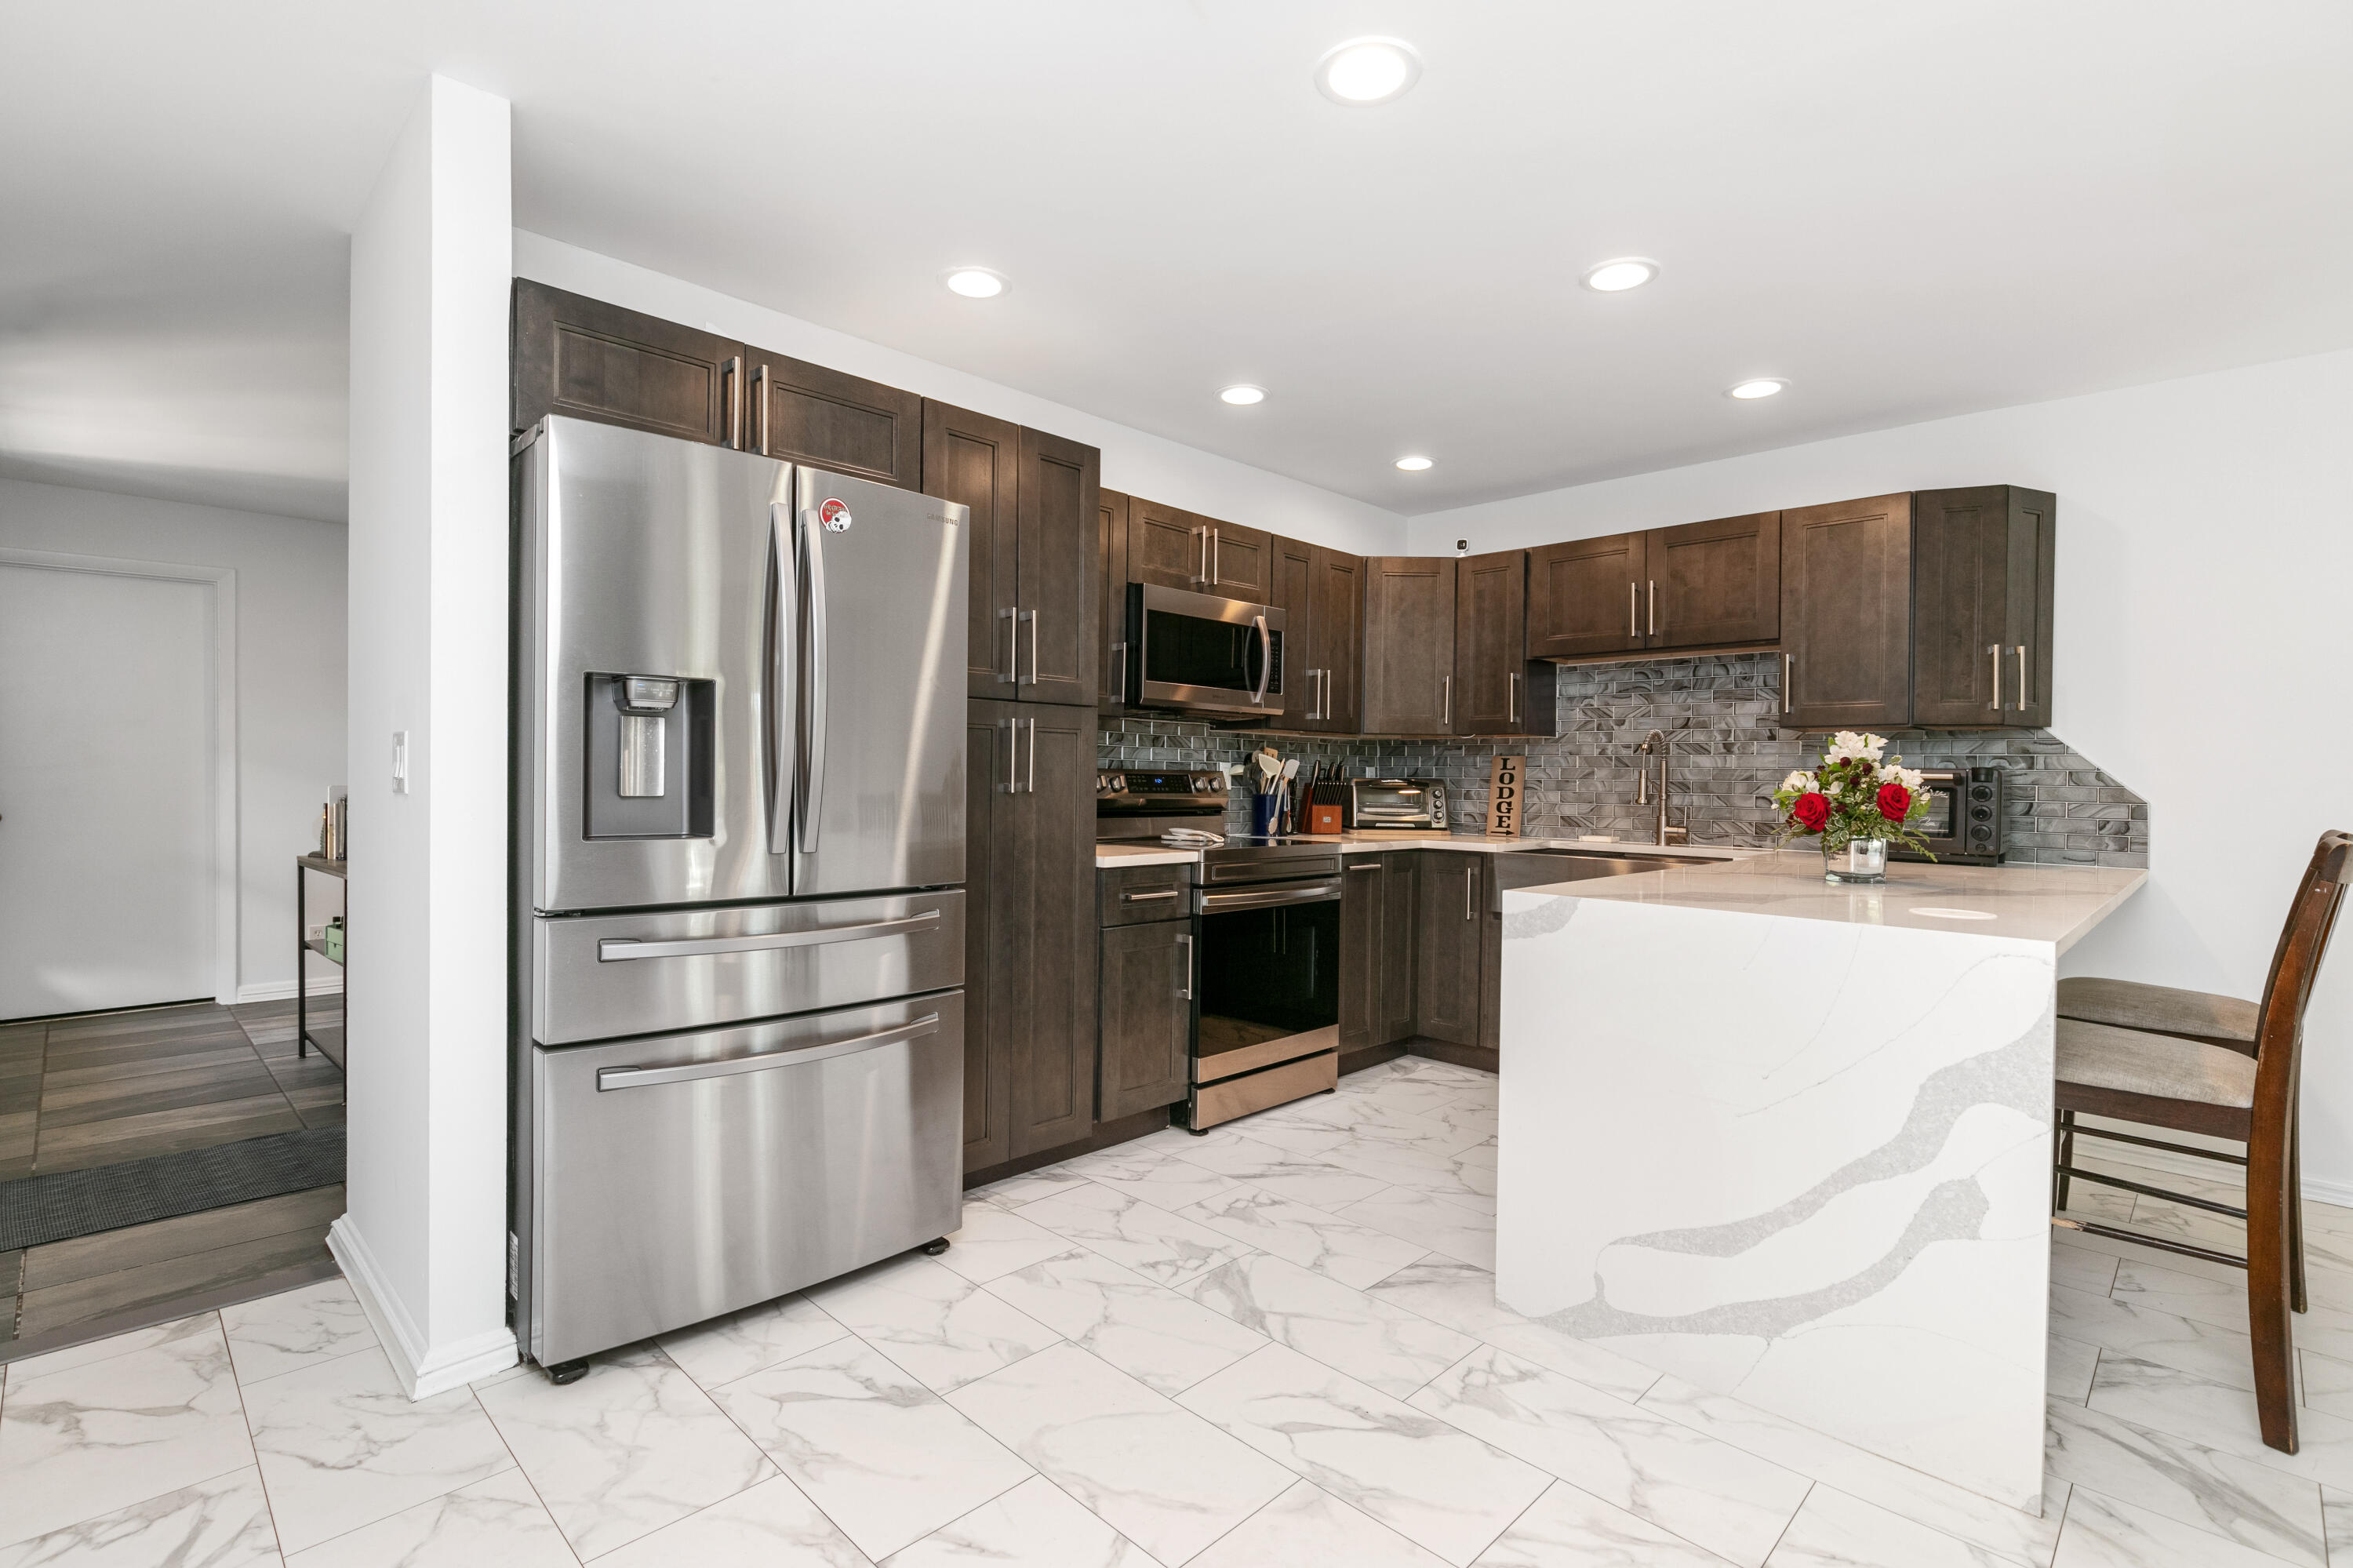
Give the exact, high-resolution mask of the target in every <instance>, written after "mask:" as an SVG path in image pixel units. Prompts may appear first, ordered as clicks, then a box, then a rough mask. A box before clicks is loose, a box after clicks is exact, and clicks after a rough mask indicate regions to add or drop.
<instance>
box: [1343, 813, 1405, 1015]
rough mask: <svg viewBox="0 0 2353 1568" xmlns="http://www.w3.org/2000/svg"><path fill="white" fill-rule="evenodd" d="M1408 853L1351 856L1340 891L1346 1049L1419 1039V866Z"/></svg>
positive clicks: (1397, 851) (1403, 851)
mask: <svg viewBox="0 0 2353 1568" xmlns="http://www.w3.org/2000/svg"><path fill="white" fill-rule="evenodd" d="M1418 859H1419V855H1418V854H1417V853H1415V852H1413V851H1410V850H1392V851H1390V852H1388V853H1383V854H1362V855H1350V856H1349V857H1347V862H1346V865H1345V869H1344V870H1343V871H1342V872H1341V879H1342V880H1341V884H1340V1049H1341V1050H1343V1051H1360V1050H1363V1049H1365V1048H1366V1047H1367V1046H1373V1045H1388V1044H1394V1043H1395V1042H1397V1041H1399V1040H1404V1039H1407V1038H1409V1036H1410V1035H1411V1034H1412V1033H1413V980H1414V974H1413V953H1414V946H1413V937H1414V908H1413V899H1414V863H1415V862H1416V861H1417V860H1418Z"/></svg>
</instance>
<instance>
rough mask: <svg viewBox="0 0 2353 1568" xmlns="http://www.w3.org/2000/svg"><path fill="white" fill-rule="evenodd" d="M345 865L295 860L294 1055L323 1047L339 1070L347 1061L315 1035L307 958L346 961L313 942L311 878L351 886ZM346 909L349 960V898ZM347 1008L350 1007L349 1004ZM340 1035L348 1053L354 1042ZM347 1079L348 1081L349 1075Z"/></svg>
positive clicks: (311, 857) (305, 857) (306, 857)
mask: <svg viewBox="0 0 2353 1568" xmlns="http://www.w3.org/2000/svg"><path fill="white" fill-rule="evenodd" d="M344 864H345V863H344V862H343V861H340V860H329V859H328V858H327V857H326V856H324V855H318V854H298V855H296V856H295V857H294V939H295V952H294V1054H296V1055H297V1056H307V1055H309V1054H311V1046H313V1045H316V1046H318V1047H319V1054H321V1055H322V1056H324V1057H326V1058H327V1060H328V1061H330V1062H332V1063H334V1064H335V1065H336V1066H337V1067H339V1068H340V1067H343V1060H342V1059H341V1058H338V1057H337V1056H336V1054H335V1053H334V1052H332V1051H330V1050H329V1049H328V1048H327V1045H326V1043H325V1042H324V1041H322V1040H320V1039H318V1038H317V1037H316V1036H314V1035H312V1034H311V969H310V964H309V962H308V959H307V958H306V955H308V954H311V953H316V954H318V955H319V956H320V957H321V958H322V959H326V960H327V961H328V962H329V963H331V964H335V965H337V966H341V965H342V964H343V959H338V958H333V957H331V956H330V955H329V954H328V952H327V944H326V943H325V942H323V941H318V942H314V941H312V940H311V898H310V894H311V875H310V874H311V873H312V872H317V873H318V874H320V875H322V876H332V877H333V878H334V879H335V880H336V881H338V882H345V883H346V885H347V886H348V883H347V881H346V878H345V876H344V873H343V867H344ZM343 905H344V908H343V941H344V944H345V946H344V948H343V951H344V954H345V956H346V957H348V956H349V954H350V952H351V948H350V945H349V944H350V942H351V935H352V914H351V900H350V899H349V898H345V899H344V900H343ZM349 972H350V971H349V970H348V969H346V970H345V973H346V974H348V973H349ZM344 989H345V991H346V992H347V993H348V991H349V990H350V987H349V984H348V982H346V985H345V988H344ZM346 1006H347V1007H348V1003H347V1004H346ZM343 1016H344V1017H345V1018H347V1019H348V1018H349V1017H350V1016H351V1014H350V1012H348V1011H346V1012H345V1013H344V1015H343ZM336 1033H338V1034H339V1035H341V1036H342V1039H340V1040H338V1041H337V1042H336V1044H338V1045H341V1046H343V1048H344V1049H345V1051H346V1053H348V1051H349V1044H348V1042H349V1041H350V1038H351V1036H350V1034H349V1033H348V1032H347V1031H345V1030H341V1029H339V1030H337V1031H336ZM345 1077H346V1081H348V1079H349V1074H348V1072H346V1075H345Z"/></svg>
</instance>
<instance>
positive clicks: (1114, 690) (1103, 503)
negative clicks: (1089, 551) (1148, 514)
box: [1095, 488, 1129, 712]
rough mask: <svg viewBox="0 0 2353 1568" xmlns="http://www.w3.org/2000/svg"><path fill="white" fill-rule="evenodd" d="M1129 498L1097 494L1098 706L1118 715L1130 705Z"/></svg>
mask: <svg viewBox="0 0 2353 1568" xmlns="http://www.w3.org/2000/svg"><path fill="white" fill-rule="evenodd" d="M1127 518H1128V498H1127V497H1126V496H1124V495H1122V494H1121V493H1119V492H1118V491H1116V490H1103V489H1101V488H1098V489H1097V490H1096V492H1095V558H1096V562H1097V569H1098V570H1099V572H1100V573H1101V574H1102V582H1103V593H1102V599H1103V621H1102V624H1101V626H1100V627H1099V629H1098V630H1097V632H1096V636H1095V641H1097V642H1098V643H1099V644H1100V645H1101V646H1102V648H1103V662H1102V666H1101V673H1100V674H1099V676H1098V684H1097V686H1096V689H1095V706H1096V707H1098V708H1100V709H1103V710H1106V711H1112V712H1116V711H1118V710H1120V709H1122V708H1124V707H1125V706H1126V705H1127V661H1128V657H1129V650H1128V646H1127V527H1128V523H1127Z"/></svg>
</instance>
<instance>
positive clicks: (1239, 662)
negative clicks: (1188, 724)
mask: <svg viewBox="0 0 2353 1568" xmlns="http://www.w3.org/2000/svg"><path fill="white" fill-rule="evenodd" d="M1282 630H1283V612H1282V608H1281V607H1280V606H1277V605H1271V604H1251V603H1249V602H1248V601H1246V600H1243V599H1220V598H1219V597H1218V596H1217V595H1215V594H1207V593H1187V591H1185V590H1184V589H1182V588H1158V587H1155V586H1153V585H1151V584H1148V583H1130V584H1128V585H1127V636H1126V641H1125V646H1124V650H1123V658H1122V661H1121V672H1122V673H1121V684H1122V685H1123V686H1124V688H1125V693H1124V695H1125V698H1126V701H1127V702H1128V703H1130V704H1131V705H1135V706H1138V707H1153V708H1177V709H1182V710H1184V711H1187V712H1190V713H1200V714H1216V715H1222V716H1227V717H1279V716H1280V715H1282V701H1283V697H1282Z"/></svg>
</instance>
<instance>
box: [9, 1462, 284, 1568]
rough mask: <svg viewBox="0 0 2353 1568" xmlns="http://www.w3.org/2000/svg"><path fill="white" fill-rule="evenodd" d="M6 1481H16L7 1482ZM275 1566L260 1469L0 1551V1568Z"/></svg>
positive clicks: (233, 1474) (170, 1494) (216, 1479)
mask: <svg viewBox="0 0 2353 1568" xmlns="http://www.w3.org/2000/svg"><path fill="white" fill-rule="evenodd" d="M9 1484H12V1485H13V1484H15V1481H14V1478H11V1480H10V1482H9ZM51 1563H59V1564H67V1563H69V1564H72V1568H160V1565H166V1564H172V1565H176V1564H181V1563H186V1564H190V1565H192V1568H194V1565H198V1564H201V1568H277V1565H278V1535H277V1532H276V1531H273V1530H272V1529H271V1528H270V1524H269V1499H268V1498H267V1497H266V1496H264V1495H263V1493H262V1490H261V1472H259V1470H256V1469H255V1468H254V1467H252V1466H250V1465H248V1466H246V1467H243V1468H242V1469H236V1470H231V1471H229V1472H228V1473H227V1475H222V1476H215V1477H213V1478H210V1479H208V1480H203V1481H198V1482H197V1483H196V1484H195V1485H194V1486H190V1487H182V1488H181V1489H179V1490H177V1491H172V1492H165V1493H164V1495H163V1496H161V1497H153V1498H149V1499H146V1500H145V1501H143V1502H136V1503H133V1504H132V1505H131V1506H130V1507H129V1508H122V1509H116V1510H113V1511H112V1512H111V1513H102V1514H100V1515H99V1516H98V1517H97V1518H95V1519H86V1520H79V1522H77V1523H74V1524H71V1525H69V1526H67V1527H66V1528H65V1529H63V1530H58V1531H51V1532H50V1533H49V1534H47V1535H41V1536H36V1537H35V1538H34V1539H32V1540H30V1541H23V1542H17V1543H16V1545H14V1546H0V1568H47V1565H48V1564H51Z"/></svg>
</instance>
